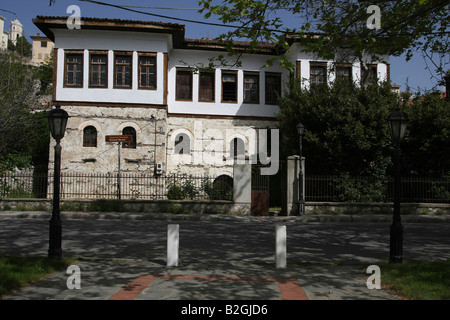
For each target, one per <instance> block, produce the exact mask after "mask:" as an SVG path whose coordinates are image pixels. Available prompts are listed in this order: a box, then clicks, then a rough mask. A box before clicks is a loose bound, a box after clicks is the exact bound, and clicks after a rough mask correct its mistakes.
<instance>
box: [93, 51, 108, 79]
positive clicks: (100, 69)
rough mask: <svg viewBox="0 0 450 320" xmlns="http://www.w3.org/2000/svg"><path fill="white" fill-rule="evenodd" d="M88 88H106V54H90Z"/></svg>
mask: <svg viewBox="0 0 450 320" xmlns="http://www.w3.org/2000/svg"><path fill="white" fill-rule="evenodd" d="M89 63H90V65H89V70H90V75H89V86H90V87H98V88H100V87H103V88H104V87H107V86H108V54H107V53H106V52H105V53H91V55H90V61H89Z"/></svg>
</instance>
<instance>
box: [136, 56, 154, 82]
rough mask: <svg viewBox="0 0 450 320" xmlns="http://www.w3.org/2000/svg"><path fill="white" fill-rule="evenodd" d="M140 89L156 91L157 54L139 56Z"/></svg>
mask: <svg viewBox="0 0 450 320" xmlns="http://www.w3.org/2000/svg"><path fill="white" fill-rule="evenodd" d="M139 88H140V89H156V55H155V54H139Z"/></svg>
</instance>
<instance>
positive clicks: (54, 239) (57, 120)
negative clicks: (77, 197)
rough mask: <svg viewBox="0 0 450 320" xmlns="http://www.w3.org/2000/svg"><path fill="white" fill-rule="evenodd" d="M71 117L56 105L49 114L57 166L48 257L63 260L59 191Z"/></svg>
mask: <svg viewBox="0 0 450 320" xmlns="http://www.w3.org/2000/svg"><path fill="white" fill-rule="evenodd" d="M68 118H69V115H68V114H67V112H66V111H65V110H63V109H61V106H59V105H56V106H55V109H52V110H51V111H50V112H49V114H48V124H49V126H50V132H51V134H52V137H53V139H55V140H56V145H55V164H54V177H53V211H52V218H51V219H50V234H49V249H48V257H49V258H55V259H62V249H61V233H62V231H61V230H62V222H61V211H60V208H59V189H60V183H61V145H60V143H59V142H60V141H61V139H62V138H63V137H64V133H65V131H66V125H67V119H68Z"/></svg>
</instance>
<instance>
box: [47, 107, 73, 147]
mask: <svg viewBox="0 0 450 320" xmlns="http://www.w3.org/2000/svg"><path fill="white" fill-rule="evenodd" d="M68 118H69V114H68V113H67V112H66V111H65V110H63V109H61V107H60V106H56V108H55V109H53V110H51V111H50V112H49V114H48V124H49V127H50V133H51V134H52V137H53V139H55V140H58V141H59V140H61V139H62V138H63V137H64V133H65V132H66V126H67V119H68Z"/></svg>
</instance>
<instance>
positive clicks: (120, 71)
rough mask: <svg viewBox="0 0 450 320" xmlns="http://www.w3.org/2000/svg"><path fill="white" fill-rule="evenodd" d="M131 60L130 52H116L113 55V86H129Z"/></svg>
mask: <svg viewBox="0 0 450 320" xmlns="http://www.w3.org/2000/svg"><path fill="white" fill-rule="evenodd" d="M132 61H133V58H132V55H131V53H116V55H115V57H114V71H115V75H114V86H115V87H116V88H125V89H127V88H131V85H132Z"/></svg>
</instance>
